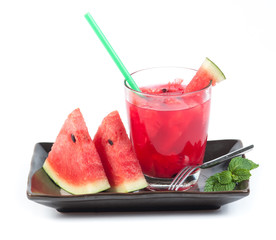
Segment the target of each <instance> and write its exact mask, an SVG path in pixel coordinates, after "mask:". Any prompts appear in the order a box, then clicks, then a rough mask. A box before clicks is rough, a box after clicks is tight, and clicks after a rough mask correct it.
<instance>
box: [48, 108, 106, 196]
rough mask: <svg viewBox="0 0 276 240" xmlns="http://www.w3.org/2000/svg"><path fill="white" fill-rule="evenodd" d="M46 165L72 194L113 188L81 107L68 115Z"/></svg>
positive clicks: (54, 179)
mask: <svg viewBox="0 0 276 240" xmlns="http://www.w3.org/2000/svg"><path fill="white" fill-rule="evenodd" d="M43 169H44V170H45V172H46V173H47V174H48V175H49V177H50V178H51V179H52V180H53V181H54V182H55V183H56V184H57V185H58V186H60V187H61V188H62V189H64V190H65V191H67V192H70V193H72V194H90V193H97V192H101V191H104V190H106V189H108V188H110V185H109V182H108V179H107V177H106V174H105V171H104V168H103V165H102V163H101V159H100V157H99V154H98V152H97V150H96V148H95V145H94V143H93V141H92V139H91V137H90V135H89V133H88V129H87V127H86V124H85V121H84V119H83V116H82V114H81V112H80V109H75V110H74V111H73V112H72V113H71V114H70V115H69V116H68V118H67V119H66V121H65V123H64V124H63V126H62V128H61V130H60V132H59V134H58V136H57V138H56V141H55V142H54V144H53V146H52V148H51V151H50V152H49V154H48V157H47V159H46V160H45V162H44V164H43Z"/></svg>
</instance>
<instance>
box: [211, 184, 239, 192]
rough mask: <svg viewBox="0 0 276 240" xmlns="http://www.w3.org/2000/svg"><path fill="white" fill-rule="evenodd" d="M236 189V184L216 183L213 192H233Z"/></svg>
mask: <svg viewBox="0 0 276 240" xmlns="http://www.w3.org/2000/svg"><path fill="white" fill-rule="evenodd" d="M235 187H236V183H234V182H230V183H228V184H220V183H216V184H215V185H214V188H213V191H232V190H234V188H235Z"/></svg>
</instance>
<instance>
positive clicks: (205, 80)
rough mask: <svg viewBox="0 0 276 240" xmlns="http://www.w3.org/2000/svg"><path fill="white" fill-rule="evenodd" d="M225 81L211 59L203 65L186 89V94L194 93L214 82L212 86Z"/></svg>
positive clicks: (207, 59) (206, 60)
mask: <svg viewBox="0 0 276 240" xmlns="http://www.w3.org/2000/svg"><path fill="white" fill-rule="evenodd" d="M224 79H225V76H224V74H223V72H222V71H221V70H220V69H219V68H218V66H217V65H216V64H214V63H213V62H212V61H211V60H210V59H209V58H206V59H205V61H204V62H203V63H202V65H201V66H200V68H199V69H198V71H197V72H196V75H195V76H194V77H193V79H192V80H191V81H190V83H189V84H188V85H187V87H186V89H185V93H188V92H194V91H198V90H201V89H203V88H205V87H207V86H208V85H209V84H210V81H212V85H213V86H214V85H216V83H219V82H221V81H222V80H224Z"/></svg>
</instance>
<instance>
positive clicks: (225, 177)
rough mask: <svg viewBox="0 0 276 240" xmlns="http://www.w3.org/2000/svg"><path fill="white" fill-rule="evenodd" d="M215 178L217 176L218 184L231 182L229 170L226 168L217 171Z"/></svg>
mask: <svg viewBox="0 0 276 240" xmlns="http://www.w3.org/2000/svg"><path fill="white" fill-rule="evenodd" d="M217 178H218V182H219V183H220V184H229V183H231V182H232V173H231V172H230V171H228V170H226V171H223V172H221V173H219V174H218V176H217Z"/></svg>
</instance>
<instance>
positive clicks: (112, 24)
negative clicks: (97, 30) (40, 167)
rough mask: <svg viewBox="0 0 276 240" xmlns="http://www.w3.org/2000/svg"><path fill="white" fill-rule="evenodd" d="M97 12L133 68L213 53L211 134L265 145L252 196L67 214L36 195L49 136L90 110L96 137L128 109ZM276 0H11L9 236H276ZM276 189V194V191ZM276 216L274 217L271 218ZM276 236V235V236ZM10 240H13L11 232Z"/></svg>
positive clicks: (4, 198)
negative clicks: (32, 189) (30, 179)
mask: <svg viewBox="0 0 276 240" xmlns="http://www.w3.org/2000/svg"><path fill="white" fill-rule="evenodd" d="M88 11H89V12H90V13H91V14H92V16H93V17H94V19H95V20H96V22H97V23H98V25H99V26H100V27H101V29H102V31H103V32H104V33H105V35H106V37H107V38H108V39H109V41H110V43H111V45H112V46H113V47H114V49H115V50H116V52H117V54H118V55H119V56H120V58H121V60H122V61H123V62H124V63H125V65H126V67H127V69H128V70H129V71H130V72H133V71H135V70H138V69H141V68H146V67H151V66H166V65H173V66H186V67H193V68H198V67H199V66H200V64H201V62H202V61H203V60H204V58H205V57H209V58H210V59H212V60H213V61H214V62H215V63H216V64H217V65H218V66H219V67H220V68H221V69H222V70H223V72H224V73H225V75H226V77H227V80H226V81H224V82H222V83H221V84H219V85H217V86H216V87H215V88H213V96H212V108H211V119H210V125H209V139H228V138H230V139H231V138H234V139H241V140H242V141H243V143H244V145H248V144H254V145H255V149H254V150H253V151H251V152H250V153H248V154H247V157H248V158H250V159H251V160H253V161H255V162H256V163H259V164H260V167H259V168H258V169H256V170H254V172H252V174H253V176H252V177H251V180H250V190H251V191H250V195H249V196H248V197H246V198H243V199H242V200H239V201H236V202H234V203H231V204H228V205H225V206H223V207H222V208H220V209H219V210H216V211H192V212H189V211H188V212H187V211H186V212H185V211H184V212H153V213H147V212H145V213H88V214H60V213H58V212H57V211H56V210H55V209H52V208H48V207H45V206H43V205H39V204H37V203H35V202H32V201H30V200H28V199H27V197H26V187H27V176H28V171H29V168H30V161H31V157H32V153H33V148H34V145H35V143H37V142H42V141H43V142H47V141H50V142H52V141H54V140H55V138H56V136H57V133H58V131H59V129H60V127H61V125H62V124H63V122H64V120H65V118H66V117H67V115H68V114H69V113H70V112H71V111H73V110H74V109H75V108H76V107H80V109H81V111H82V113H83V115H84V118H85V120H86V123H87V126H88V128H89V131H90V134H91V135H92V136H93V135H94V134H95V131H96V129H97V127H98V125H99V124H100V122H101V120H102V118H103V117H104V116H105V115H107V114H108V113H109V112H111V111H113V110H115V109H117V110H119V112H120V114H121V117H122V119H123V121H124V122H125V124H127V123H126V111H125V105H124V92H123V77H122V75H121V73H120V72H119V70H118V69H117V67H116V65H115V64H114V63H113V62H112V60H111V58H110V56H109V55H108V54H107V52H106V51H105V49H104V48H103V46H102V45H101V43H100V41H99V40H98V39H97V37H96V35H95V34H94V32H93V31H92V29H91V27H90V26H89V25H88V23H87V22H86V20H85V18H84V14H85V13H86V12H88ZM275 12H276V2H275V1H273V0H271V1H268V0H262V1H241V0H239V1H231V2H230V1H227V2H226V1H213V0H209V1H196V0H195V1H184V0H182V1H176V0H170V1H161V0H159V1H154V0H140V1H123V0H116V1H93V0H90V1H68V0H67V1H57V0H55V1H53V0H47V1H30V0H25V1H19V0H18V1H12V0H10V1H3V0H2V1H1V2H0V81H1V85H0V106H1V109H0V111H1V120H0V121H1V122H0V123H1V124H0V147H1V152H0V156H1V159H0V161H1V170H0V172H1V173H0V179H1V181H0V186H1V192H0V196H1V199H0V201H1V212H0V216H1V220H3V221H1V222H2V224H1V231H0V235H1V236H4V235H5V239H14V237H16V236H20V237H22V238H23V237H27V238H29V239H50V238H53V239H58V238H61V237H62V238H63V239H73V238H74V239H75V238H77V239H92V238H104V239H105V238H106V239H107V238H110V237H112V238H115V239H116V236H118V238H120V239H141V238H144V239H149V238H154V239H176V238H177V237H179V238H181V239H183V238H186V239H188V238H189V239H190V238H194V237H196V238H197V239H200V238H201V239H202V238H204V239H211V238H212V239H233V238H234V239H237V238H238V239H242V238H245V237H248V238H247V239H250V237H264V234H265V236H270V237H272V238H273V236H275V230H273V228H274V227H275V222H274V218H273V217H274V216H275V214H276V211H275V194H274V193H275V175H274V174H275V167H276V165H275V162H276V160H275V154H274V153H275V151H274V150H275V134H276V131H275V121H276V118H275V114H274V112H275V106H274V103H275V89H274V88H275V81H276V79H275V63H276V62H275V53H276V47H275V43H276V36H275V30H276V28H275V25H276V14H275ZM273 194H274V197H273ZM269 217H272V218H269ZM272 238H271V239H272ZM1 239H2V237H1Z"/></svg>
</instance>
